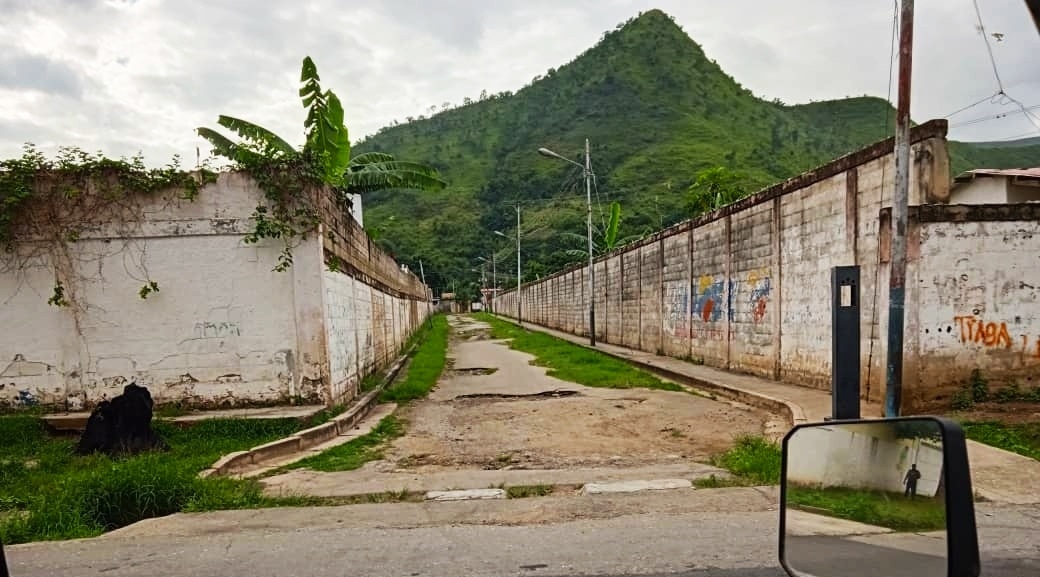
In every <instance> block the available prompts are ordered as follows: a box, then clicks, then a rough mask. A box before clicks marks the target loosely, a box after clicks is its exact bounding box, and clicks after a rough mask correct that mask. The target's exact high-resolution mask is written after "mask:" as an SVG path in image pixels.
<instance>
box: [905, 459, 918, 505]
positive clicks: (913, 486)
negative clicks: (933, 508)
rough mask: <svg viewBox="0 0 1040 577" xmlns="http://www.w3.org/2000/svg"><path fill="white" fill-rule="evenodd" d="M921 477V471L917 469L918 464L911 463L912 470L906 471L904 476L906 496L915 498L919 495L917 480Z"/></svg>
mask: <svg viewBox="0 0 1040 577" xmlns="http://www.w3.org/2000/svg"><path fill="white" fill-rule="evenodd" d="M920 478H921V472H920V471H918V470H917V465H916V464H913V465H910V470H909V471H907V472H906V476H905V477H903V484H904V485H906V491H904V492H903V496H904V497H910V498H911V499H913V498H914V497H916V496H917V480H918V479H920Z"/></svg>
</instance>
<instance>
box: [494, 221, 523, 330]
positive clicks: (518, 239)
mask: <svg viewBox="0 0 1040 577" xmlns="http://www.w3.org/2000/svg"><path fill="white" fill-rule="evenodd" d="M495 234H497V235H498V236H500V237H502V238H509V237H508V236H506V235H505V234H504V233H502V231H500V230H496V231H495ZM520 279H521V276H520V203H519V202H518V203H517V204H516V322H517V324H519V325H520V326H523V325H524V322H523V320H522V317H521V316H520V288H521V281H520Z"/></svg>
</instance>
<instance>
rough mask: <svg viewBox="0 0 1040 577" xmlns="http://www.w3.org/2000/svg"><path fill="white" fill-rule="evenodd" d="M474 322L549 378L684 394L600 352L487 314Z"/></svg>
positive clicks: (597, 385)
mask: <svg viewBox="0 0 1040 577" xmlns="http://www.w3.org/2000/svg"><path fill="white" fill-rule="evenodd" d="M474 318H476V319H477V320H479V321H481V322H485V323H488V324H489V325H491V338H494V339H511V341H510V343H509V347H510V348H512V349H515V350H518V351H523V352H525V353H529V354H532V355H534V356H535V357H536V358H535V360H534V362H533V364H535V365H538V366H540V367H546V368H548V369H549V371H548V373H547V374H548V375H549V376H550V377H556V378H557V379H562V380H565V381H570V382H572V383H578V384H579V385H585V386H587V387H603V388H608V389H631V388H645V389H659V390H663V391H678V392H688V391H687V390H686V389H684V388H683V387H681V386H679V385H677V384H675V383H669V382H666V381H662V380H661V379H659V378H657V377H655V376H654V375H651V374H650V373H647V372H645V371H641V370H639V369H637V368H635V367H633V366H632V365H630V364H628V363H626V362H624V361H622V360H619V359H616V358H614V357H611V356H609V355H606V354H603V353H601V352H598V351H593V350H591V349H587V348H585V347H583V346H580V345H576V344H574V343H569V342H567V341H565V340H562V339H558V338H556V337H554V336H550V335H547V334H545V333H540V332H535V331H528V330H526V329H522V328H520V327H518V326H517V325H515V324H513V323H510V322H507V321H503V320H501V319H499V318H497V317H494V316H492V315H490V314H488V313H476V314H475V315H474Z"/></svg>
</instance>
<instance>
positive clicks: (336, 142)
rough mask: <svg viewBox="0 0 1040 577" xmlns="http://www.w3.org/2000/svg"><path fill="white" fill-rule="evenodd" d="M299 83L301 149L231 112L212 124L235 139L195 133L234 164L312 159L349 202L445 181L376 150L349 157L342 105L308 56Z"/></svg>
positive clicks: (432, 186)
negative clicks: (353, 196)
mask: <svg viewBox="0 0 1040 577" xmlns="http://www.w3.org/2000/svg"><path fill="white" fill-rule="evenodd" d="M300 82H301V83H302V84H303V86H302V87H301V88H300V99H301V100H302V102H303V106H304V108H306V109H307V118H306V119H305V120H304V123H303V126H304V128H305V129H306V131H307V132H306V142H305V143H304V145H303V148H302V149H300V150H297V149H296V148H294V147H293V146H292V145H290V144H289V143H288V142H287V141H286V140H285V139H283V138H281V137H280V136H278V135H277V134H274V133H273V132H271V131H270V130H267V129H266V128H263V127H262V126H259V125H256V124H254V123H252V122H248V121H245V120H242V119H239V118H234V117H231V116H223V115H222V116H220V117H219V118H218V119H217V124H219V125H221V126H223V127H224V128H227V129H229V130H231V131H233V132H235V133H236V134H237V135H238V136H239V138H240V139H241V141H240V142H234V141H232V140H231V139H229V138H227V137H226V136H224V135H223V134H221V133H219V132H217V131H215V130H212V129H209V128H204V127H202V128H199V129H198V130H197V132H198V134H199V136H202V137H203V138H205V139H206V140H208V141H209V142H210V144H211V145H212V146H213V152H214V153H216V154H218V155H220V156H223V157H225V158H228V159H229V160H231V161H233V162H235V163H237V164H239V165H245V166H251V165H252V166H255V165H256V164H257V163H259V162H262V161H264V160H265V159H266V160H274V161H282V160H289V161H303V162H309V163H312V164H313V165H315V167H316V168H317V169H318V173H319V174H320V175H321V180H322V181H323V182H325V183H326V184H328V185H330V186H332V187H334V188H335V189H336V190H337V193H338V194H339V196H340V198H341V200H344V201H346V202H348V203H349V196H350V195H351V194H365V193H370V192H375V191H378V190H387V189H418V190H437V189H441V188H444V187H445V186H446V185H447V183H446V182H445V181H444V180H442V179H441V178H440V175H439V174H438V172H437V170H436V169H434V168H432V167H429V166H426V165H424V164H421V163H417V162H405V161H399V160H396V159H395V158H394V157H393V156H391V155H389V154H385V153H381V152H369V153H365V154H361V155H358V156H355V157H351V155H350V137H349V133H348V131H347V126H346V124H344V118H343V106H342V104H341V103H340V100H339V97H337V96H336V94H335V93H334V92H332V90H324V91H322V89H321V84H320V77H319V76H318V69H317V67H316V66H315V64H314V61H312V60H311V58H310V56H307V57H306V58H304V59H303V68H302V70H301V72H300Z"/></svg>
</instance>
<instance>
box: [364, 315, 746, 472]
mask: <svg viewBox="0 0 1040 577" xmlns="http://www.w3.org/2000/svg"><path fill="white" fill-rule="evenodd" d="M450 324H451V328H452V335H451V341H450V345H449V351H448V356H449V364H448V368H447V369H446V370H445V373H444V374H443V375H442V377H441V379H440V381H439V382H438V385H437V387H436V388H435V389H434V391H433V392H432V393H431V394H430V396H429V397H428V398H427V399H424V400H422V401H418V402H416V403H413V404H411V405H410V406H408V407H406V408H404V409H402V410H401V411H400V414H401V416H402V417H403V418H404V419H406V420H407V422H408V427H407V434H406V435H405V436H403V437H401V438H399V439H397V440H396V441H394V443H393V444H392V446H391V447H390V448H389V449H388V450H387V451H386V452H385V456H386V460H385V461H383V462H380V463H378V464H374V466H375V467H377V468H378V469H379V470H382V471H390V470H401V469H407V470H410V471H416V472H421V471H432V470H443V468H445V467H447V468H456V469H458V468H466V469H470V468H481V469H563V468H572V467H589V466H594V467H596V466H598V467H603V466H613V467H634V466H645V465H649V464H658V463H660V464H663V463H674V462H676V461H679V460H682V461H691V460H692V461H701V462H704V461H707V460H708V459H709V458H710V456H712V455H714V454H717V453H719V452H722V451H725V450H726V449H727V448H729V447H730V446H731V445H732V443H733V440H734V439H735V438H736V437H738V436H740V435H744V434H761V433H762V432H763V423H764V421H765V415H764V414H763V413H761V412H759V411H757V410H753V409H751V408H750V407H747V406H744V405H739V404H732V403H727V402H723V401H714V400H711V399H709V398H705V397H702V396H697V395H694V394H690V393H683V392H671V391H657V390H648V389H601V388H593V387H585V386H582V385H578V384H575V383H571V382H568V381H562V380H559V379H556V378H553V377H549V376H546V374H545V373H546V369H544V368H542V367H537V366H534V365H531V364H530V361H532V360H533V359H534V357H532V356H531V355H528V354H526V353H522V352H519V351H514V350H512V349H510V348H509V347H508V343H507V342H504V341H494V340H491V339H490V337H489V334H488V333H489V328H490V327H488V326H487V325H486V324H484V323H480V322H478V321H476V320H475V319H472V318H470V317H463V316H452V317H450Z"/></svg>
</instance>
